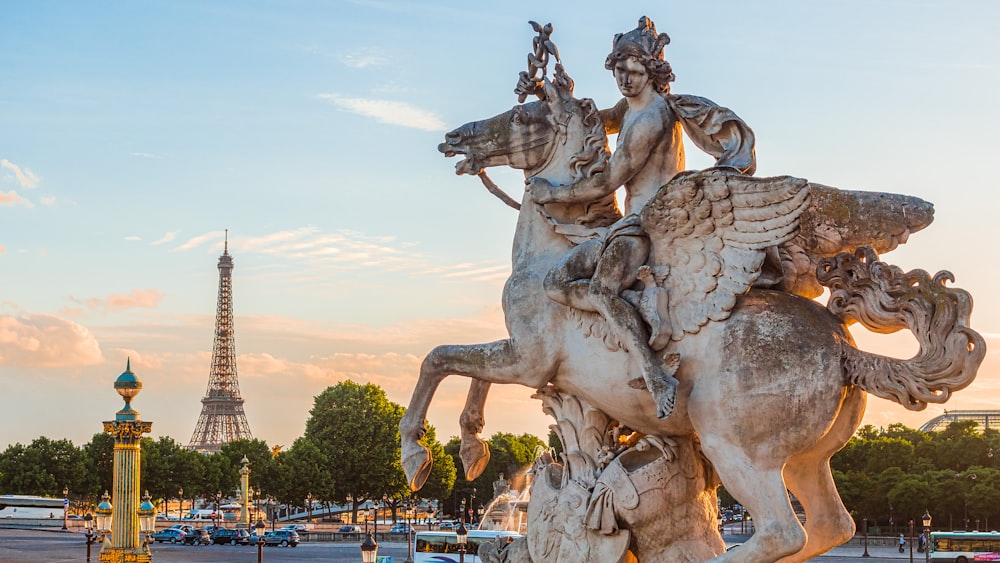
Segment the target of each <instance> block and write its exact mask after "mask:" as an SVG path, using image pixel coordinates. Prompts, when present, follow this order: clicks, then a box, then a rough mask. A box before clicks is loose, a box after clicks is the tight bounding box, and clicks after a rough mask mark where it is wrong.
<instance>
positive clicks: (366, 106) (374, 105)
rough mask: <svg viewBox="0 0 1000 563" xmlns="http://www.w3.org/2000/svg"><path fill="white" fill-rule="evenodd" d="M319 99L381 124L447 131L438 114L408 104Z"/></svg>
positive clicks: (323, 96)
mask: <svg viewBox="0 0 1000 563" xmlns="http://www.w3.org/2000/svg"><path fill="white" fill-rule="evenodd" d="M318 97H319V98H320V99H321V100H326V101H328V102H330V103H332V104H334V105H336V106H337V107H339V108H341V109H343V110H345V111H349V112H351V113H356V114H358V115H363V116H365V117H371V118H374V119H375V120H376V121H378V122H380V123H388V124H390V125H400V126H403V127H411V128H414V129H423V130H424V131H444V130H445V129H446V127H445V124H444V121H442V120H441V118H440V117H438V116H437V115H436V114H434V113H431V112H429V111H426V110H422V109H420V108H417V107H414V106H412V105H410V104H408V103H406V102H398V101H393V100H375V99H368V98H348V97H345V96H341V95H340V94H319V95H318Z"/></svg>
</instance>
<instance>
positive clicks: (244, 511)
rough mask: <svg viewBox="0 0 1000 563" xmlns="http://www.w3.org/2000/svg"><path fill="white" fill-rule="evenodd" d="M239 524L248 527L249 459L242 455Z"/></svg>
mask: <svg viewBox="0 0 1000 563" xmlns="http://www.w3.org/2000/svg"><path fill="white" fill-rule="evenodd" d="M240 463H241V464H242V465H243V467H240V491H241V492H242V494H241V495H240V498H241V499H242V500H241V502H240V525H241V526H245V527H247V528H249V527H250V460H249V459H247V456H243V459H241V460H240Z"/></svg>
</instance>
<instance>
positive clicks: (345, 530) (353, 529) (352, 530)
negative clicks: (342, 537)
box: [337, 526, 361, 534]
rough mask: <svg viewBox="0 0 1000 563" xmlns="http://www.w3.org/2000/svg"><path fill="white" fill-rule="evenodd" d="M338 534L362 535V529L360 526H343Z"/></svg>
mask: <svg viewBox="0 0 1000 563" xmlns="http://www.w3.org/2000/svg"><path fill="white" fill-rule="evenodd" d="M337 533H338V534H360V533H361V527H360V526H341V527H340V529H339V530H337Z"/></svg>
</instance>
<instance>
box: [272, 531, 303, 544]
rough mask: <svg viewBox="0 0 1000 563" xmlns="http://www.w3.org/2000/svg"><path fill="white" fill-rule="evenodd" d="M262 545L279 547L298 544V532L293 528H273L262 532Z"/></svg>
mask: <svg viewBox="0 0 1000 563" xmlns="http://www.w3.org/2000/svg"><path fill="white" fill-rule="evenodd" d="M264 545H280V546H281V547H285V546H289V545H290V546H292V547H295V546H297V545H299V533H298V532H296V531H295V530H275V531H273V532H268V533H266V534H264Z"/></svg>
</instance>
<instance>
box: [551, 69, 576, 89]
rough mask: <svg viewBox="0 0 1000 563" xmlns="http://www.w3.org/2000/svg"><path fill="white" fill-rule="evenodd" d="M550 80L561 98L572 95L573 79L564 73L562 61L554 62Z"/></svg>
mask: <svg viewBox="0 0 1000 563" xmlns="http://www.w3.org/2000/svg"><path fill="white" fill-rule="evenodd" d="M552 82H553V83H554V85H555V87H556V89H557V90H558V91H559V93H560V96H561V97H563V98H572V97H573V85H574V84H573V79H572V78H570V76H569V74H567V73H566V69H565V68H563V65H562V63H556V68H555V72H553V73H552Z"/></svg>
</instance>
